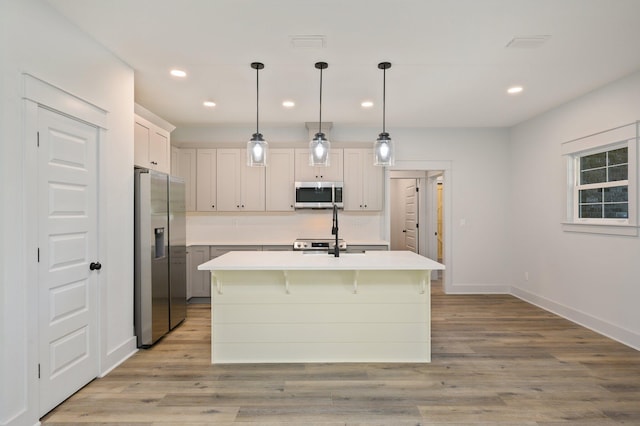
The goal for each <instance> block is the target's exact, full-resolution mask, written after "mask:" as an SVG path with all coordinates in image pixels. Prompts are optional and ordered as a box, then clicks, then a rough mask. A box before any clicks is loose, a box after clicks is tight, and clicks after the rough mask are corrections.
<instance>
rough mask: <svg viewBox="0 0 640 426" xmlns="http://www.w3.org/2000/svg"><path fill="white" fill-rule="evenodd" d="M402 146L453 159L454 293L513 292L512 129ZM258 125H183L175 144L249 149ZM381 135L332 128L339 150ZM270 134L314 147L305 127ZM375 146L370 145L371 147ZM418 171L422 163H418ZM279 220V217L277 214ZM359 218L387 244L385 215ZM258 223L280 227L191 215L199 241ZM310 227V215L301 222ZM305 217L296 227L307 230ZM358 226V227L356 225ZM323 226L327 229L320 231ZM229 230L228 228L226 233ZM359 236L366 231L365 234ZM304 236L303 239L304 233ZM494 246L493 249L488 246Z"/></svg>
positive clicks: (426, 156)
mask: <svg viewBox="0 0 640 426" xmlns="http://www.w3.org/2000/svg"><path fill="white" fill-rule="evenodd" d="M389 131H390V133H391V137H392V138H393V139H394V141H395V142H396V147H397V152H396V160H397V161H398V162H407V161H410V162H415V163H416V164H421V163H423V162H450V163H451V167H452V170H451V176H449V178H450V179H451V180H450V182H447V191H446V193H445V197H446V196H450V197H452V200H451V201H452V202H451V206H452V208H451V210H452V211H451V212H449V213H447V212H445V215H447V214H448V215H449V217H450V218H451V220H450V222H451V223H449V224H448V230H449V231H450V232H451V234H452V235H451V245H452V247H450V250H451V256H450V257H449V259H445V264H446V266H447V272H446V274H449V276H448V279H450V280H451V285H450V286H449V288H448V290H449V291H450V292H459V293H466V292H495V291H498V292H500V291H501V292H508V291H509V286H510V275H509V273H508V271H507V270H506V269H505V265H506V264H507V260H508V252H509V248H508V242H509V240H508V231H507V228H506V226H505V223H506V221H507V218H508V212H507V206H508V203H507V195H508V193H507V188H508V181H509V176H508V174H507V171H508V150H507V146H508V131H507V130H506V129H423V128H399V129H394V128H390V129H389ZM251 133H252V129H250V128H241V127H229V128H223V127H213V128H206V127H191V128H189V127H180V126H178V128H177V129H176V130H175V131H174V132H173V133H172V135H171V138H172V143H174V144H177V145H179V146H185V147H195V146H203V144H220V143H227V144H235V146H238V147H242V146H244V144H245V143H246V138H247V135H250V134H251ZM378 133H379V129H378V128H363V127H351V126H341V125H336V124H335V123H334V126H333V128H332V130H331V134H330V140H331V142H332V144H334V146H336V147H340V146H343V145H344V144H350V143H361V144H363V146H370V145H371V144H372V143H373V142H372V141H373V140H374V139H375V137H377V135H378ZM263 134H264V135H265V137H266V138H267V140H268V141H269V143H270V145H278V144H283V145H287V146H291V143H292V142H293V143H299V144H300V147H302V148H303V147H306V146H307V144H308V141H307V137H308V133H307V131H306V129H305V127H304V123H301V124H300V125H299V126H296V127H291V128H286V127H277V128H272V129H264V131H263ZM363 141H370V142H363ZM417 167H418V166H417ZM276 217H277V216H276ZM357 217H358V216H357V215H352V216H351V219H352V220H354V221H356V222H354V223H357V224H358V225H359V226H360V227H361V229H366V228H365V227H366V226H369V225H372V228H370V229H371V230H372V231H368V232H369V233H371V232H375V233H376V235H375V238H379V239H386V229H387V228H386V225H385V224H384V222H385V220H386V219H385V217H381V218H380V221H379V222H380V223H374V222H373V221H372V222H371V223H369V222H368V221H369V220H370V218H364V219H362V220H360V221H357ZM252 220H254V221H256V220H259V221H264V222H268V223H276V222H277V221H278V220H286V218H285V219H277V218H274V217H262V216H256V217H251V216H249V217H245V218H244V219H243V218H240V219H238V221H236V222H234V219H231V218H229V217H225V216H219V215H215V214H214V215H204V216H192V217H189V218H188V223H187V233H188V234H190V235H192V236H197V235H198V234H200V233H202V232H206V229H209V230H210V229H212V228H211V226H217V227H220V228H219V229H221V227H223V226H227V225H228V226H229V227H228V228H227V231H228V230H229V229H234V230H235V231H236V233H235V235H236V236H238V235H251V234H253V233H254V232H255V231H254V230H253V229H252V228H251V224H252V223H255V222H252ZM301 220H303V223H306V222H304V220H305V219H304V218H303V219H301ZM348 220H349V217H347V218H346V219H345V221H341V224H340V231H341V234H343V235H344V236H345V239H347V238H348V236H349V235H350V232H351V231H352V230H350V229H349V226H348V224H349V222H347V221H348ZM298 222H299V220H297V221H294V222H292V223H293V226H294V227H296V229H297V226H299V223H298ZM354 226H356V225H354ZM318 229H322V225H320V226H319V227H318ZM221 232H222V233H225V232H226V231H225V230H222V229H221ZM357 234H358V235H360V234H361V232H359V231H358V232H357ZM296 236H299V235H296ZM192 241H193V240H192ZM488 248H490V249H488Z"/></svg>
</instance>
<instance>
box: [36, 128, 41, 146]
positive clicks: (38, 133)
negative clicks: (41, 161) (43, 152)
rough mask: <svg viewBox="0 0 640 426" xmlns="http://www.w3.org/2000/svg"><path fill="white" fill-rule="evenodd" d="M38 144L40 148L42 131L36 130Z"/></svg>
mask: <svg viewBox="0 0 640 426" xmlns="http://www.w3.org/2000/svg"><path fill="white" fill-rule="evenodd" d="M36 139H37V146H38V148H40V132H36Z"/></svg>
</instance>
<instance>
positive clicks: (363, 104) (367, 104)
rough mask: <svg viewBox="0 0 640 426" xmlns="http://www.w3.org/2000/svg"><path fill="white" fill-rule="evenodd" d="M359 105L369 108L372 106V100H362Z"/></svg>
mask: <svg viewBox="0 0 640 426" xmlns="http://www.w3.org/2000/svg"><path fill="white" fill-rule="evenodd" d="M360 106H361V107H362V108H371V107H372V106H373V102H372V101H363V102H362V103H361V104H360Z"/></svg>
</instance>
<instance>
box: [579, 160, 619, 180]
mask: <svg viewBox="0 0 640 426" xmlns="http://www.w3.org/2000/svg"><path fill="white" fill-rule="evenodd" d="M585 173H586V172H585ZM627 176H629V173H628V169H627V165H626V164H625V165H623V166H613V167H609V180H608V181H609V182H614V181H617V180H627Z"/></svg>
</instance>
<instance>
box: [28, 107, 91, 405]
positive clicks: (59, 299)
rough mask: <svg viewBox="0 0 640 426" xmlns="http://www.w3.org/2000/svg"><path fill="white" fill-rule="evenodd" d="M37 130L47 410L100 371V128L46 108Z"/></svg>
mask: <svg viewBox="0 0 640 426" xmlns="http://www.w3.org/2000/svg"><path fill="white" fill-rule="evenodd" d="M38 131H39V149H38V173H39V175H38V251H39V262H38V313H39V319H38V321H39V322H38V326H39V364H40V389H39V392H40V414H41V415H42V414H45V413H47V412H48V411H50V410H51V409H52V408H54V407H55V406H56V405H58V404H59V403H61V402H62V401H64V400H65V399H66V398H68V397H69V396H70V395H72V394H73V393H74V392H76V391H77V390H78V389H80V388H81V387H82V386H84V385H85V384H86V383H88V382H89V381H91V380H92V379H93V378H95V377H96V376H97V375H98V339H97V338H98V336H97V325H98V321H97V294H98V293H97V284H98V271H97V270H90V264H91V263H92V262H97V259H96V257H97V251H98V250H97V247H98V244H97V194H96V183H97V140H98V136H97V135H98V130H97V128H95V127H92V126H90V125H87V124H84V123H82V122H79V121H77V120H74V119H71V118H67V117H65V116H62V115H60V114H56V113H54V112H51V111H48V110H46V109H43V108H40V109H39V111H38ZM95 266H96V265H95V264H94V268H95Z"/></svg>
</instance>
